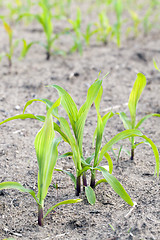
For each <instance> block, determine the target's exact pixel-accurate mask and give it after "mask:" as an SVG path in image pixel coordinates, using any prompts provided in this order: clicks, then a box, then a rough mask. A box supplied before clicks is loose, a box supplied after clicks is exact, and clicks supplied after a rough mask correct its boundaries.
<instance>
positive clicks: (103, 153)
mask: <svg viewBox="0 0 160 240" xmlns="http://www.w3.org/2000/svg"><path fill="white" fill-rule="evenodd" d="M102 92H103V89H102V86H101V88H100V90H99V93H98V95H97V97H96V99H95V107H96V111H97V128H96V130H95V133H94V137H93V140H94V139H95V138H96V143H95V152H94V154H93V155H92V156H93V157H90V158H88V159H87V160H86V161H83V165H84V166H85V168H86V170H88V169H90V170H91V182H90V186H91V188H92V189H94V188H95V187H96V186H97V185H99V184H100V183H102V182H108V183H109V184H110V185H111V187H112V188H113V189H114V191H115V192H116V193H117V194H118V195H119V196H120V197H121V198H122V199H123V200H124V201H126V202H127V203H128V204H130V205H133V203H132V201H131V198H130V197H129V195H128V193H127V192H126V191H125V190H124V188H123V187H122V185H121V184H120V183H119V182H118V180H117V179H116V178H115V177H114V176H113V175H112V170H113V163H112V159H111V157H110V155H109V154H108V151H109V150H111V149H112V147H113V145H114V144H115V143H118V142H119V141H120V140H123V139H126V138H134V137H135V136H138V137H141V138H143V139H144V140H146V141H147V142H148V143H150V145H151V146H152V149H153V152H154V155H155V159H156V172H157V175H159V154H158V150H157V147H156V146H155V144H154V143H153V142H152V141H151V140H150V139H148V138H147V137H146V136H145V135H143V134H142V133H141V132H140V131H139V130H137V129H128V130H125V131H122V132H120V133H118V134H117V135H116V136H114V137H113V138H112V139H111V140H110V141H108V142H107V143H106V144H105V145H104V146H103V147H101V145H102V137H103V133H104V128H105V125H106V123H107V121H108V119H110V118H112V117H113V116H114V113H113V112H109V113H107V114H106V115H104V116H103V117H101V115H100V112H99V110H100V102H101V96H102ZM103 157H105V158H106V160H107V161H108V166H109V170H108V169H107V168H106V166H100V163H101V161H102V160H103ZM92 159H94V163H93V166H92V165H91V161H92ZM97 170H98V171H100V172H101V173H102V175H103V177H104V178H103V179H101V180H99V181H97V182H96V171H97ZM85 188H87V187H85ZM90 192H91V189H90ZM87 194H88V193H87ZM87 194H86V195H87ZM90 196H91V193H90ZM92 202H95V195H94V194H92Z"/></svg>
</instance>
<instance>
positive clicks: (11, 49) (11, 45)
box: [0, 20, 20, 67]
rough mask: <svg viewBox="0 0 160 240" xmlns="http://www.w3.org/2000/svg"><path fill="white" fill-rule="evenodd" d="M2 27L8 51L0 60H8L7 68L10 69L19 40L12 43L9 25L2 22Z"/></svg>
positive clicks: (11, 31) (11, 32)
mask: <svg viewBox="0 0 160 240" xmlns="http://www.w3.org/2000/svg"><path fill="white" fill-rule="evenodd" d="M3 26H4V29H5V31H6V32H7V34H8V39H9V50H8V52H6V53H2V54H1V56H0V60H1V58H2V57H4V56H6V57H7V58H8V63H9V67H11V66H12V58H13V54H14V50H15V48H16V47H17V46H18V43H19V41H20V40H18V39H17V40H15V41H14V42H13V30H12V29H11V27H10V26H9V24H8V23H6V22H5V21H4V20H3Z"/></svg>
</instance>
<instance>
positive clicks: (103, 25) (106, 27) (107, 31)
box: [95, 11, 113, 44]
mask: <svg viewBox="0 0 160 240" xmlns="http://www.w3.org/2000/svg"><path fill="white" fill-rule="evenodd" d="M98 18H99V22H98V23H95V26H96V30H95V32H96V33H97V40H98V41H101V42H103V43H104V44H107V43H108V38H109V37H110V36H111V34H112V31H113V29H112V26H111V25H110V23H109V19H108V17H107V16H106V12H105V11H102V12H100V13H99V15H98Z"/></svg>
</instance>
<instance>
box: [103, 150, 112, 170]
mask: <svg viewBox="0 0 160 240" xmlns="http://www.w3.org/2000/svg"><path fill="white" fill-rule="evenodd" d="M104 157H105V158H106V159H107V161H108V166H109V173H110V174H112V171H113V162H112V159H111V157H110V155H109V154H108V153H107V152H105V154H104Z"/></svg>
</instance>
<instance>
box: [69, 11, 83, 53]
mask: <svg viewBox="0 0 160 240" xmlns="http://www.w3.org/2000/svg"><path fill="white" fill-rule="evenodd" d="M68 22H69V23H70V24H71V25H72V30H73V32H74V35H73V41H74V44H73V46H72V47H71V49H70V52H71V53H73V52H75V51H78V52H79V53H80V54H81V55H82V52H83V46H82V33H81V22H82V17H81V10H80V8H77V15H76V19H75V20H72V19H68Z"/></svg>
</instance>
